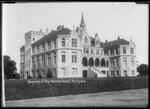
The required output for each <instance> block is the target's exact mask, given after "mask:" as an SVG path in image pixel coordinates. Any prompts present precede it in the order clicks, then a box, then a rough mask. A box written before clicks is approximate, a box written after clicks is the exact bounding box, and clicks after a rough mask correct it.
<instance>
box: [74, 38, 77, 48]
mask: <svg viewBox="0 0 150 109" xmlns="http://www.w3.org/2000/svg"><path fill="white" fill-rule="evenodd" d="M74 43H75V47H77V39H75V41H74Z"/></svg>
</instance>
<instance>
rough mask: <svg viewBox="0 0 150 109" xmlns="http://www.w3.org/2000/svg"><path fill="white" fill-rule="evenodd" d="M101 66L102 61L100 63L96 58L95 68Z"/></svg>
mask: <svg viewBox="0 0 150 109" xmlns="http://www.w3.org/2000/svg"><path fill="white" fill-rule="evenodd" d="M99 65H100V61H99V59H98V58H96V59H95V66H96V67H97V66H99Z"/></svg>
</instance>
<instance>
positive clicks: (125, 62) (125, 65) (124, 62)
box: [123, 58, 127, 67]
mask: <svg viewBox="0 0 150 109" xmlns="http://www.w3.org/2000/svg"><path fill="white" fill-rule="evenodd" d="M123 67H127V59H126V58H123Z"/></svg>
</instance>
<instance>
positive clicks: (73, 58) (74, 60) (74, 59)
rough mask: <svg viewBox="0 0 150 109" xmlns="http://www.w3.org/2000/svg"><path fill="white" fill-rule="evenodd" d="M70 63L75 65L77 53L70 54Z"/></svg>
mask: <svg viewBox="0 0 150 109" xmlns="http://www.w3.org/2000/svg"><path fill="white" fill-rule="evenodd" d="M72 63H77V52H72Z"/></svg>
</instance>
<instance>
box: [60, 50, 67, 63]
mask: <svg viewBox="0 0 150 109" xmlns="http://www.w3.org/2000/svg"><path fill="white" fill-rule="evenodd" d="M65 55H66V53H65V51H62V52H61V60H62V62H63V63H65V61H66V59H65V57H66V56H65Z"/></svg>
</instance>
